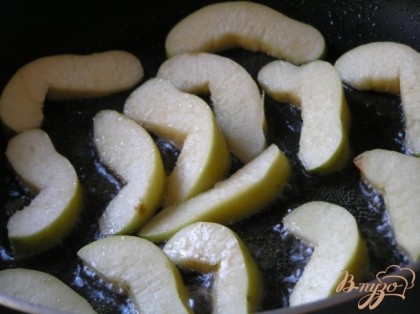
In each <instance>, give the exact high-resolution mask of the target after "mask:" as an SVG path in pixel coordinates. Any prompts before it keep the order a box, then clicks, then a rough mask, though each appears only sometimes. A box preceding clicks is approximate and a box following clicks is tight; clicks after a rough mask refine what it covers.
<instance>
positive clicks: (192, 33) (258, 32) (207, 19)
mask: <svg viewBox="0 0 420 314" xmlns="http://www.w3.org/2000/svg"><path fill="white" fill-rule="evenodd" d="M235 47H241V48H245V49H248V50H251V51H260V52H264V53H266V54H268V55H271V56H274V57H276V58H279V59H286V60H288V61H290V62H292V63H295V64H302V63H306V62H309V61H312V60H315V59H318V58H320V57H321V56H322V55H323V54H324V51H325V40H324V38H323V36H322V34H321V33H320V32H319V31H318V30H317V29H315V28H314V27H312V26H310V25H308V24H304V23H301V22H299V21H296V20H294V19H291V18H289V17H287V16H285V15H284V14H282V13H280V12H278V11H276V10H273V9H271V8H269V7H267V6H265V5H262V4H258V3H253V2H245V1H235V2H233V1H231V2H222V3H217V4H211V5H208V6H205V7H203V8H201V9H199V10H197V11H195V12H194V13H192V14H190V15H189V16H187V17H185V18H184V19H183V20H181V21H180V22H179V23H178V24H176V25H175V26H174V27H173V28H172V30H171V31H170V32H169V34H168V36H167V38H166V42H165V48H166V52H167V54H168V56H174V55H177V54H181V53H184V52H218V51H222V50H226V49H229V48H235Z"/></svg>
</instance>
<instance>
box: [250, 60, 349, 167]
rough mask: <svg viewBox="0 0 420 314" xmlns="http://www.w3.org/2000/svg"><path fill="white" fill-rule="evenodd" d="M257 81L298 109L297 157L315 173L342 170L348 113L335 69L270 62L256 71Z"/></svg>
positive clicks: (321, 63) (325, 64)
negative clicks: (299, 112) (299, 113)
mask: <svg viewBox="0 0 420 314" xmlns="http://www.w3.org/2000/svg"><path fill="white" fill-rule="evenodd" d="M258 82H259V83H260V84H261V85H262V87H263V88H264V90H265V91H266V92H267V94H268V95H269V96H271V97H272V98H273V99H274V100H276V101H279V102H290V103H292V104H293V105H294V106H297V107H298V108H300V109H301V117H302V123H303V124H302V130H301V134H300V140H299V154H298V155H299V159H300V161H301V162H302V164H303V166H304V168H305V169H306V170H307V171H308V172H310V173H315V174H326V173H331V172H335V171H339V170H341V169H342V168H343V167H344V166H346V165H347V164H348V161H349V159H350V147H349V138H348V137H349V135H348V132H349V124H350V121H349V120H350V113H349V110H348V107H347V102H346V99H345V95H344V90H343V85H342V82H341V79H340V76H339V74H338V72H337V70H336V69H335V68H334V66H332V65H331V64H329V63H328V62H325V61H313V62H310V63H308V64H305V65H302V66H295V65H293V64H291V63H289V62H286V61H273V62H271V63H269V64H267V65H266V66H264V67H263V68H262V69H261V70H260V72H259V73H258Z"/></svg>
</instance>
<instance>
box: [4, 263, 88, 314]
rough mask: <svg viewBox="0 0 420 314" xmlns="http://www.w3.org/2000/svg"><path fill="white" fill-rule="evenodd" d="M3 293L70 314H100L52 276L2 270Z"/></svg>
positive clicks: (37, 272) (24, 270)
mask: <svg viewBox="0 0 420 314" xmlns="http://www.w3.org/2000/svg"><path fill="white" fill-rule="evenodd" d="M0 293H1V294H4V295H8V296H11V297H13V298H16V299H18V300H21V301H24V302H29V303H32V304H36V305H39V306H42V307H47V308H49V309H52V310H56V311H57V310H58V311H64V312H68V313H86V314H87V313H96V312H95V311H94V310H93V308H92V307H91V306H90V304H89V303H88V302H87V301H86V300H85V299H84V298H83V297H81V296H80V295H78V294H77V293H76V292H75V291H73V290H72V289H71V288H70V287H69V286H67V285H66V284H65V283H63V282H62V281H60V280H59V279H57V278H56V277H54V276H51V275H50V274H47V273H44V272H40V271H36V270H30V269H23V268H15V269H5V270H2V271H0Z"/></svg>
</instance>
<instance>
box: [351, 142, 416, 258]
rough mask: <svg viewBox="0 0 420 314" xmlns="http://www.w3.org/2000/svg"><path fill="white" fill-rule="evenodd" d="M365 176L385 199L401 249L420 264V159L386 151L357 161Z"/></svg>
mask: <svg viewBox="0 0 420 314" xmlns="http://www.w3.org/2000/svg"><path fill="white" fill-rule="evenodd" d="M354 163H355V165H356V166H357V168H359V170H360V171H361V174H362V176H363V177H364V178H365V179H366V180H367V181H368V182H369V183H370V184H372V186H373V187H374V188H375V189H377V190H378V191H379V192H380V193H382V194H383V196H384V201H385V206H386V209H387V211H388V213H389V218H390V221H391V225H392V228H393V230H394V234H395V238H396V241H397V245H398V246H399V248H400V249H401V250H402V251H403V252H404V253H406V254H407V255H408V257H409V259H410V260H411V261H413V262H416V261H420V230H419V221H420V177H419V176H418V173H419V171H420V159H418V158H417V157H413V156H407V155H404V154H401V153H398V152H394V151H388V150H383V149H374V150H371V151H366V152H364V153H362V154H360V155H359V156H357V157H356V158H355V159H354Z"/></svg>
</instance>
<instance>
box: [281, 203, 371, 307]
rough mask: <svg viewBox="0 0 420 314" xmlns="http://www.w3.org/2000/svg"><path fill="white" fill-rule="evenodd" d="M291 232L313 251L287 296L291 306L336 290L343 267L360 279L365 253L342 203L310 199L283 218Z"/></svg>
mask: <svg viewBox="0 0 420 314" xmlns="http://www.w3.org/2000/svg"><path fill="white" fill-rule="evenodd" d="M283 222H284V224H285V226H286V228H287V229H288V230H289V231H291V232H292V234H293V235H294V236H296V237H297V238H299V239H300V240H302V241H304V242H306V243H307V244H308V245H311V246H313V247H314V252H313V253H312V256H311V257H310V260H309V262H308V264H307V265H306V266H305V268H304V270H303V273H302V276H301V277H300V278H299V279H298V282H297V283H296V285H295V287H294V289H293V291H292V293H291V295H290V297H289V304H290V306H296V305H300V304H305V303H309V302H313V301H317V300H320V299H323V298H326V297H328V296H330V295H332V294H334V293H335V290H336V287H337V285H338V283H339V282H340V281H341V279H342V276H343V271H345V270H347V271H348V272H349V273H351V274H353V275H354V277H355V281H360V280H363V277H364V276H365V274H366V272H367V270H368V253H367V248H366V245H365V242H364V240H363V238H362V237H361V235H360V233H359V230H358V227H357V223H356V220H355V219H354V217H353V216H352V215H351V214H350V213H349V212H348V211H347V210H346V209H344V208H343V207H340V206H338V205H334V204H331V203H326V202H320V201H315V202H309V203H306V204H303V205H301V206H299V207H298V208H295V209H294V210H293V211H291V212H290V213H289V214H287V215H286V216H285V217H284V218H283Z"/></svg>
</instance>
